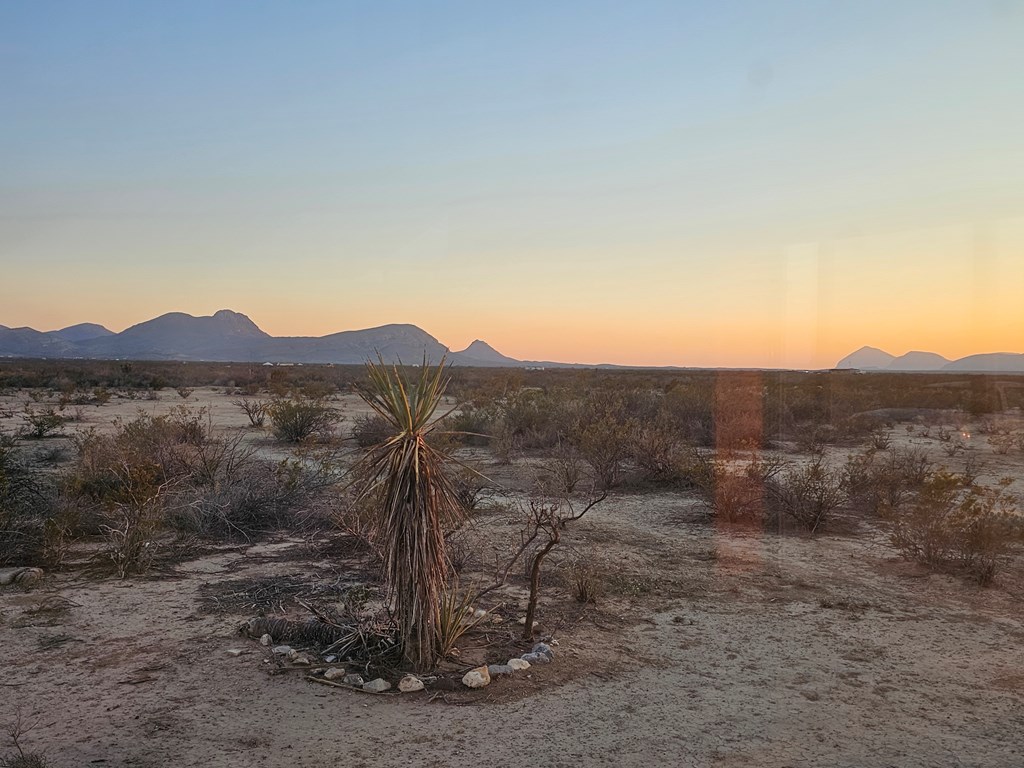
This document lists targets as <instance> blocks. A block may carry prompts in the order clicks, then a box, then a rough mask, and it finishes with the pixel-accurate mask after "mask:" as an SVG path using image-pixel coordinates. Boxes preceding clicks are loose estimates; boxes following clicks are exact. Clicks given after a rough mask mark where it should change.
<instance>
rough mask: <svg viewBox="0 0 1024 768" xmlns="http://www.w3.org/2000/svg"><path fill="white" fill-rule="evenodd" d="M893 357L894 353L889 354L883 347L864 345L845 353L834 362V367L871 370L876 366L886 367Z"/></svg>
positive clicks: (876, 367) (894, 357)
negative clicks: (852, 351)
mask: <svg viewBox="0 0 1024 768" xmlns="http://www.w3.org/2000/svg"><path fill="white" fill-rule="evenodd" d="M895 359H896V356H895V355H890V354H889V353H888V352H886V351H885V350H884V349H879V348H878V347H868V346H864V347H861V348H860V349H858V350H857V351H856V352H854V353H853V354H851V355H847V356H846V357H844V358H843V359H842V360H840V361H839V362H838V363H836V368H857V369H860V370H873V369H878V368H886V367H888V366H889V364H890V363H891V362H892V361H893V360H895Z"/></svg>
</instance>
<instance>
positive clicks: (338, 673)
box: [324, 667, 363, 683]
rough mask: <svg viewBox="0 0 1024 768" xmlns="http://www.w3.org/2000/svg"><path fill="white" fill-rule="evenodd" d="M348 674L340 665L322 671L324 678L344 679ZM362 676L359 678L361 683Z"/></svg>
mask: <svg viewBox="0 0 1024 768" xmlns="http://www.w3.org/2000/svg"><path fill="white" fill-rule="evenodd" d="M346 675H348V672H346V671H345V670H344V669H342V668H341V667H335V668H334V669H328V670H327V671H326V672H324V680H344V679H345V676H346ZM362 680H363V679H362V678H359V682H360V683H362Z"/></svg>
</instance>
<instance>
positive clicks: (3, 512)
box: [0, 434, 62, 565]
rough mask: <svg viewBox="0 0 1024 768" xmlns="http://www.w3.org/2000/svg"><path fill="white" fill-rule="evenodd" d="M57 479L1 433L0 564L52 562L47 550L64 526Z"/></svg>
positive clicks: (45, 563) (9, 437)
mask: <svg viewBox="0 0 1024 768" xmlns="http://www.w3.org/2000/svg"><path fill="white" fill-rule="evenodd" d="M60 512H61V510H60V508H59V507H58V506H57V504H56V489H55V487H54V484H53V482H52V481H51V480H50V479H49V478H48V477H47V476H46V475H45V474H44V473H42V472H40V471H39V470H38V469H36V468H35V467H33V466H32V465H31V464H30V463H29V462H27V461H26V460H25V456H24V453H23V452H22V449H21V447H20V446H19V444H18V441H17V440H16V439H15V438H13V437H11V436H9V435H4V434H0V565H52V563H51V562H50V560H49V558H48V556H47V550H48V547H49V546H50V544H52V543H53V542H52V539H53V538H54V537H55V536H56V534H57V532H58V531H59V530H60V528H61V526H62V517H61V514H60Z"/></svg>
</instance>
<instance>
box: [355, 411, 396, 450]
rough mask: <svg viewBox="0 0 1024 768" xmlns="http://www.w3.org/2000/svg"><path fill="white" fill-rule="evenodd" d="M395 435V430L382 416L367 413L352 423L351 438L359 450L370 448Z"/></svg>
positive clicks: (357, 417)
mask: <svg viewBox="0 0 1024 768" xmlns="http://www.w3.org/2000/svg"><path fill="white" fill-rule="evenodd" d="M394 435H395V428H394V427H393V426H392V425H391V423H390V422H388V420H387V419H385V418H384V417H383V416H381V415H379V414H376V413H368V414H364V415H361V416H356V417H355V419H353V421H352V437H353V438H354V439H355V441H356V445H358V446H359V447H360V448H372V447H374V446H375V445H380V444H381V443H383V442H384V441H385V440H387V439H388V438H390V437H392V436H394Z"/></svg>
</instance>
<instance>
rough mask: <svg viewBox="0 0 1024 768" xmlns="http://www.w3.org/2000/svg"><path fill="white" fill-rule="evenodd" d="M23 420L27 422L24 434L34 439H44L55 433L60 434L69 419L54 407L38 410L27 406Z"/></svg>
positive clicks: (22, 416)
mask: <svg viewBox="0 0 1024 768" xmlns="http://www.w3.org/2000/svg"><path fill="white" fill-rule="evenodd" d="M21 418H22V419H23V420H24V422H25V425H24V427H23V430H24V434H25V435H26V436H27V437H34V438H43V437H46V436H47V435H50V434H53V433H54V432H59V431H60V430H61V429H62V428H63V426H64V424H65V423H66V422H67V419H66V418H64V416H63V415H61V414H60V413H58V412H57V411H56V409H54V408H53V407H52V406H51V407H48V408H43V409H41V410H36V409H35V408H33V407H32V406H30V405H26V406H25V411H24V413H22V415H21Z"/></svg>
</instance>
